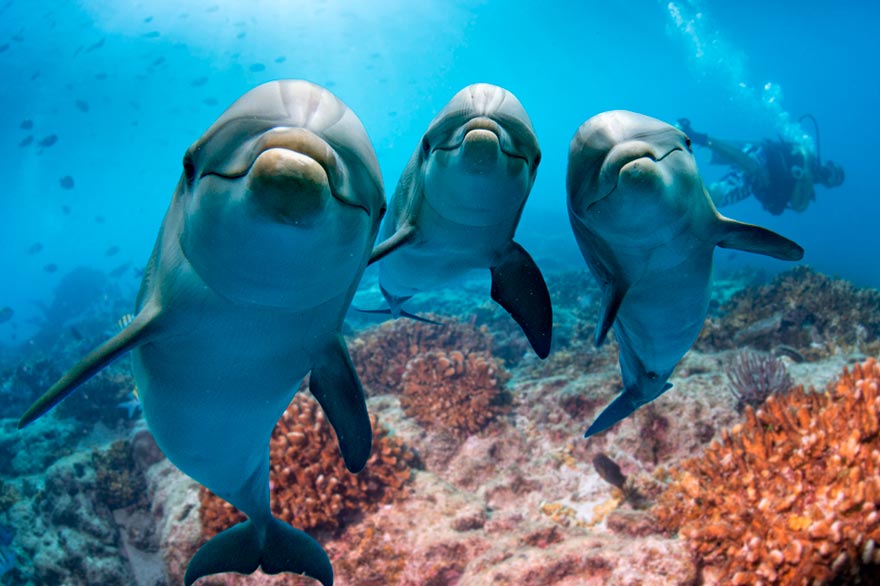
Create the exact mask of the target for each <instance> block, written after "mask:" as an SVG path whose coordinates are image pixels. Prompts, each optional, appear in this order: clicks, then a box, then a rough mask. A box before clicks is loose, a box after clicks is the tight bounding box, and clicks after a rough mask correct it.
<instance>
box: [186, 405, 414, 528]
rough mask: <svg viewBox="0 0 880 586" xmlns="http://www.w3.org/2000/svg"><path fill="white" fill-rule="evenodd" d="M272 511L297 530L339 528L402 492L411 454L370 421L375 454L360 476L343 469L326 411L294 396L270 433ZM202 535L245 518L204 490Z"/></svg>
mask: <svg viewBox="0 0 880 586" xmlns="http://www.w3.org/2000/svg"><path fill="white" fill-rule="evenodd" d="M269 446H270V452H271V456H270V457H271V460H270V461H271V466H272V468H271V472H270V481H271V486H272V513H273V514H274V515H275V516H276V517H278V518H279V519H282V520H284V521H286V522H288V523H290V524H291V525H294V526H296V527H298V528H300V529H304V530H309V529H329V530H335V529H337V528H339V527H341V526H342V525H343V524H344V523H345V522H346V521H348V520H350V518H351V517H353V516H355V515H357V514H358V513H361V512H363V511H368V510H372V509H375V508H376V507H377V506H378V505H379V504H381V503H387V502H390V501H392V500H393V499H394V498H396V497H399V496H401V495H402V493H403V489H404V485H405V484H406V482H407V480H409V477H410V468H409V466H410V464H411V462H412V456H411V455H410V453H409V452H408V451H407V450H406V449H405V448H404V447H403V445H402V443H401V442H400V440H398V439H396V438H394V437H392V436H390V435H389V434H388V432H387V431H386V430H385V429H384V428H382V427H381V426H380V425H379V424H378V422H377V421H376V420H375V419H373V453H372V455H371V456H370V459H369V460H368V461H367V466H366V468H365V469H364V470H363V471H362V472H360V473H359V474H352V473H351V472H349V471H348V470H346V468H345V465H344V464H343V461H342V457H341V456H340V454H339V448H338V447H337V444H336V436H335V434H334V433H333V432H332V428H331V427H330V424H329V422H328V421H327V419H326V417H325V416H324V412H323V411H322V410H321V409H320V407H318V405H317V403H316V402H315V401H314V400H313V399H312V398H310V397H308V396H307V395H306V394H305V393H298V394H297V395H296V397H295V398H294V400H293V401H292V402H291V404H290V406H289V407H288V408H287V410H286V411H285V412H284V415H283V416H282V417H281V419H280V420H279V421H278V424H277V425H276V426H275V430H274V431H273V432H272V439H271V440H270V443H269ZM200 498H201V503H202V507H201V511H200V515H201V521H202V532H203V534H204V536H205V537H212V536H214V535H216V534H217V533H219V532H220V531H222V530H224V529H226V528H228V527H230V526H231V525H233V524H234V523H237V522H240V521H243V520H244V518H245V517H244V515H242V514H241V513H240V512H238V511H237V510H236V509H235V508H234V507H233V506H232V505H230V504H229V503H227V502H226V501H224V500H222V499H220V498H218V497H217V496H215V495H214V494H212V493H211V492H210V491H209V490H207V489H206V488H202V490H201V494H200Z"/></svg>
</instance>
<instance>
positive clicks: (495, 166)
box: [370, 83, 553, 358]
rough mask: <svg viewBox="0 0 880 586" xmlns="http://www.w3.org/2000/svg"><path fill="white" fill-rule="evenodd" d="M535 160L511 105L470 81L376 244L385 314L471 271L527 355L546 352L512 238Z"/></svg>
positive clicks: (428, 138) (416, 165)
mask: <svg viewBox="0 0 880 586" xmlns="http://www.w3.org/2000/svg"><path fill="white" fill-rule="evenodd" d="M540 160H541V150H540V148H539V147H538V139H537V137H536V136H535V132H534V130H533V129H532V123H531V120H529V117H528V114H526V111H525V109H524V108H523V107H522V104H520V102H519V100H517V99H516V97H515V96H514V95H513V94H512V93H510V92H509V91H507V90H505V89H503V88H500V87H498V86H494V85H490V84H485V83H479V84H474V85H470V86H468V87H466V88H464V89H463V90H461V91H460V92H458V93H457V94H456V95H455V96H454V97H453V98H452V100H451V101H450V102H449V103H448V104H447V105H446V106H445V107H444V108H443V110H441V111H440V113H439V114H438V115H437V116H436V118H434V120H433V121H432V122H431V124H430V126H429V127H428V130H427V132H426V133H425V135H424V136H423V137H422V140H421V143H420V144H419V146H418V147H417V148H416V150H415V152H414V153H413V155H412V157H411V158H410V161H409V164H408V165H407V166H406V168H405V169H404V171H403V174H402V175H401V178H400V181H399V183H398V184H397V189H396V190H395V192H394V195H393V196H392V198H391V201H390V203H389V211H390V213H389V214H388V218H387V219H386V220H385V223H384V224H383V225H382V230H381V232H380V236H379V239H380V241H381V244H379V245H378V246H377V247H376V249H375V250H374V251H373V255H372V257H371V259H370V262H371V263H372V262H376V261H380V262H379V285H380V287H381V289H382V293H383V295H384V296H385V299H386V301H387V302H388V305H389V307H390V313H391V315H392V316H393V317H398V316H400V315H407V316H409V317H416V316H413V315H411V314H409V313H407V312H405V311H403V309H402V305H403V303H404V302H406V301H407V300H408V299H410V298H411V297H412V296H413V295H415V294H417V293H419V292H421V291H427V290H431V289H436V288H438V287H442V286H445V285H447V284H448V283H449V282H450V281H452V280H454V279H456V278H459V277H461V276H462V275H464V274H465V273H467V272H468V271H470V270H474V269H487V268H488V269H490V270H491V273H492V292H491V295H492V299H494V300H495V301H496V302H497V303H498V304H499V305H501V306H502V307H503V308H504V309H505V310H507V312H508V313H510V314H511V316H512V317H513V318H514V319H515V320H516V322H517V323H518V324H519V325H520V327H521V328H522V330H523V331H524V332H525V334H526V336H527V337H528V339H529V342H530V343H531V345H532V347H533V348H534V350H535V352H536V353H537V354H538V356H540V357H541V358H545V357H546V356H547V354H549V352H550V338H551V330H552V324H553V313H552V309H551V305H550V295H549V293H548V292H547V285H546V284H545V283H544V277H543V276H542V275H541V271H540V270H539V269H538V267H537V265H536V264H535V262H534V261H533V260H532V258H531V257H530V256H529V254H528V253H527V252H526V251H525V250H524V249H523V248H522V247H521V246H520V245H519V244H517V243H516V242H514V241H513V236H514V232H516V228H517V225H518V224H519V219H520V216H521V215H522V211H523V207H524V206H525V203H526V199H527V198H528V195H529V191H530V190H531V188H532V184H533V183H534V181H535V174H536V172H537V170H538V164H539V163H540Z"/></svg>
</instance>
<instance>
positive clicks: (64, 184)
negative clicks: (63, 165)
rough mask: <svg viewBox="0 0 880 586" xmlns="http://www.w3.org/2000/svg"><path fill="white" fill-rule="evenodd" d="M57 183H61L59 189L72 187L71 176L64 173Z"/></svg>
mask: <svg viewBox="0 0 880 586" xmlns="http://www.w3.org/2000/svg"><path fill="white" fill-rule="evenodd" d="M58 183H60V184H61V189H73V185H74V184H73V177H71V176H70V175H65V176H64V177H62V178H61V179H59V180H58Z"/></svg>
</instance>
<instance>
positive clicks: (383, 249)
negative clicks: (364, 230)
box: [367, 222, 416, 264]
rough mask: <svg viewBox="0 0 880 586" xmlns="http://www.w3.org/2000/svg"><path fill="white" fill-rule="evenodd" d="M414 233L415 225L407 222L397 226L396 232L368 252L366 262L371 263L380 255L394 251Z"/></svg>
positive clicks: (410, 238)
mask: <svg viewBox="0 0 880 586" xmlns="http://www.w3.org/2000/svg"><path fill="white" fill-rule="evenodd" d="M415 235H416V227H415V226H414V225H413V224H411V223H409V222H407V223H406V224H404V225H403V226H401V227H400V228H398V229H397V232H395V233H394V234H392V235H391V237H390V238H388V240H386V241H384V242H382V243H381V244H378V245H376V248H374V249H373V252H372V253H371V254H370V262H368V263H367V264H373V263H374V262H376V261H377V260H379V259H381V258H382V257H384V256H387V255H388V254H390V253H392V252H394V251H395V250H397V249H398V248H400V247H401V246H403V245H404V244H407V243H408V242H410V241H412V239H413V238H414V237H415Z"/></svg>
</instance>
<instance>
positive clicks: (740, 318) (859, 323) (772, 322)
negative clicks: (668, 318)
mask: <svg viewBox="0 0 880 586" xmlns="http://www.w3.org/2000/svg"><path fill="white" fill-rule="evenodd" d="M878 307H880V292H878V291H877V290H875V289H858V288H857V287H855V286H854V285H853V284H852V283H850V282H849V281H845V280H843V279H835V278H832V277H828V276H826V275H823V274H821V273H817V272H815V271H813V270H812V269H810V268H808V267H803V266H802V267H797V268H795V269H792V270H790V271H786V272H784V273H781V274H779V275H778V276H777V277H776V278H775V279H773V281H772V282H771V283H769V284H766V285H763V286H760V287H749V288H747V289H744V290H742V291H739V292H738V293H736V294H734V295H733V296H732V297H731V298H730V300H729V301H728V302H727V303H725V304H723V305H722V307H721V314H722V316H721V318H720V319H713V320H710V322H709V323H708V324H707V327H706V328H704V331H703V332H702V333H701V335H700V338H699V340H698V341H697V344H696V346H697V348H699V349H727V348H733V347H737V346H744V345H749V346H752V347H754V348H756V349H758V350H764V351H771V350H774V349H775V348H776V347H777V346H780V345H784V346H788V347H791V348H795V349H797V351H798V352H799V353H800V354H801V355H803V356H804V357H805V358H807V359H808V360H816V359H819V358H822V357H825V356H829V355H831V354H833V353H834V352H836V351H837V349H838V347H843V348H845V349H859V350H861V351H863V352H864V351H872V350H875V349H877V347H878V346H880V312H878V311H877V309H878Z"/></svg>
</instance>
